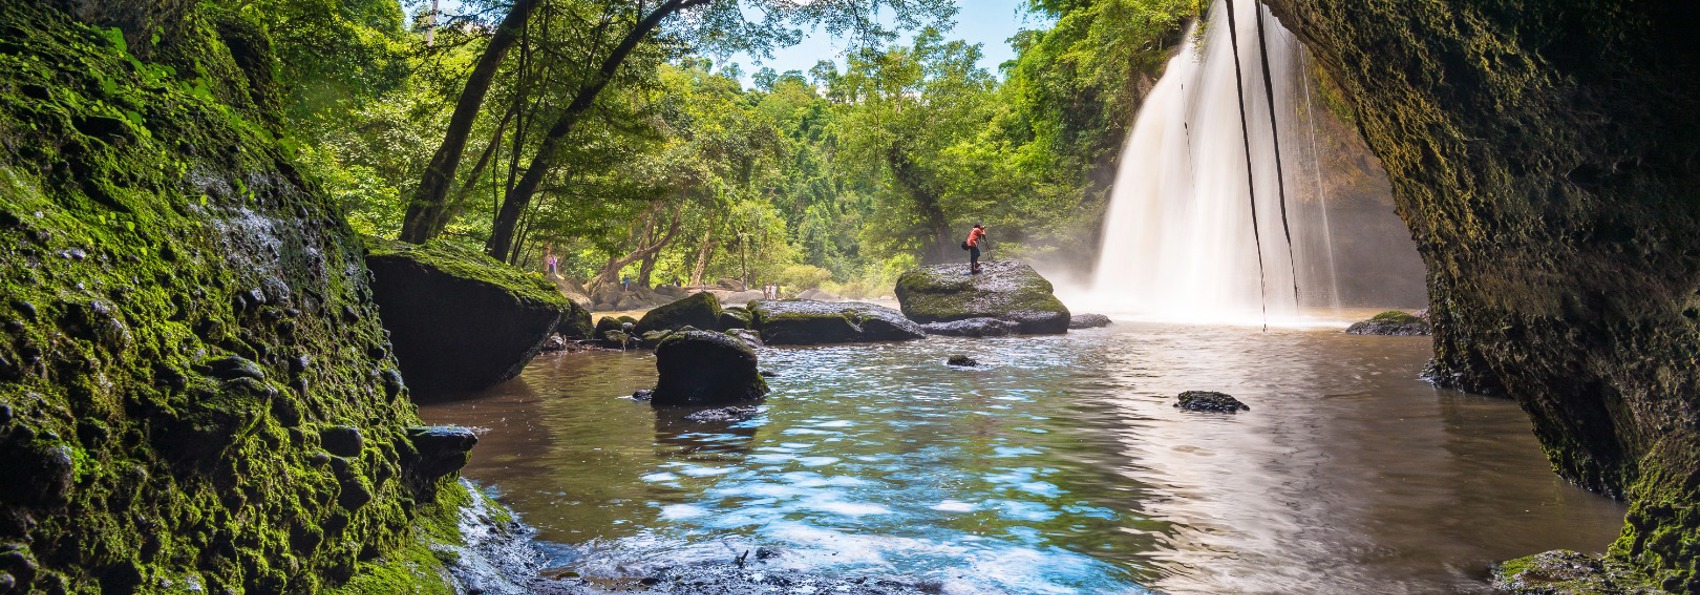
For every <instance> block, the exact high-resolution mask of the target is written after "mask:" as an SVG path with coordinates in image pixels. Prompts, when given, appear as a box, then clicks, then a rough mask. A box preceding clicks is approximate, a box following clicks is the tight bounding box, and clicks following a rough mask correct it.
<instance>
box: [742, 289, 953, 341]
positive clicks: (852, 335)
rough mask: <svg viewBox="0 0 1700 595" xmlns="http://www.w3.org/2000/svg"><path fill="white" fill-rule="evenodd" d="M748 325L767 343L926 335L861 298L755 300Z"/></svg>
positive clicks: (900, 338)
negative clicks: (840, 300)
mask: <svg viewBox="0 0 1700 595" xmlns="http://www.w3.org/2000/svg"><path fill="white" fill-rule="evenodd" d="M749 310H750V318H751V326H753V327H754V328H755V329H756V330H757V331H758V332H760V333H761V339H762V341H763V342H764V343H767V344H768V345H822V344H831V343H863V342H873V341H909V340H914V339H920V338H923V337H926V336H927V333H926V331H925V330H923V329H922V328H921V326H920V325H918V324H915V323H914V322H913V321H910V320H909V319H907V318H905V317H904V316H903V314H902V313H901V312H898V311H896V310H893V309H891V308H886V307H884V306H876V305H873V304H864V303H860V302H817V301H813V300H757V301H754V302H750V305H749Z"/></svg>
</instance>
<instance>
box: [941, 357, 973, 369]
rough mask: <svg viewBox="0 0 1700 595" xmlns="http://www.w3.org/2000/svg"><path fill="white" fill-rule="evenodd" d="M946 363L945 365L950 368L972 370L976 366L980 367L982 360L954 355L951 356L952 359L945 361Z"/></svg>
mask: <svg viewBox="0 0 1700 595" xmlns="http://www.w3.org/2000/svg"><path fill="white" fill-rule="evenodd" d="M944 363H945V365H948V366H957V367H962V368H972V367H974V366H978V365H980V360H977V359H974V358H971V357H968V356H966V355H953V356H950V359H947V360H945V362H944Z"/></svg>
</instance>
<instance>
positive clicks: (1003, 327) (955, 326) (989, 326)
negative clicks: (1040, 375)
mask: <svg viewBox="0 0 1700 595" xmlns="http://www.w3.org/2000/svg"><path fill="white" fill-rule="evenodd" d="M921 328H922V329H924V330H926V331H927V334H929V335H943V336H946V337H1007V336H1010V335H1013V334H1016V333H1019V332H1021V324H1020V323H1018V322H1015V321H1013V320H1002V319H998V318H969V319H966V320H953V321H951V322H929V323H927V324H923V325H921Z"/></svg>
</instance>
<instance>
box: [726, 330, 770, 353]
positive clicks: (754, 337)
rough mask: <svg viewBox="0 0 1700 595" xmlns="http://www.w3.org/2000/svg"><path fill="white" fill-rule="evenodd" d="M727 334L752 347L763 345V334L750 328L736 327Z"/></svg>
mask: <svg viewBox="0 0 1700 595" xmlns="http://www.w3.org/2000/svg"><path fill="white" fill-rule="evenodd" d="M726 334H727V335H728V336H731V337H733V338H736V339H738V340H739V341H743V342H744V344H745V345H748V346H750V349H755V348H757V347H761V346H763V344H762V342H761V335H760V334H757V333H756V332H755V331H752V330H750V329H742V328H735V329H732V330H729V331H726Z"/></svg>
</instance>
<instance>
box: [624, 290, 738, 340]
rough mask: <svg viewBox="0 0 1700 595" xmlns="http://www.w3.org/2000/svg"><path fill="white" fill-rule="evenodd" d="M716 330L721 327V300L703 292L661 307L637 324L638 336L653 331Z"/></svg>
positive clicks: (646, 315) (645, 315)
mask: <svg viewBox="0 0 1700 595" xmlns="http://www.w3.org/2000/svg"><path fill="white" fill-rule="evenodd" d="M687 326H688V327H692V328H698V329H715V328H719V327H720V300H718V299H716V298H715V297H714V294H712V293H708V292H706V291H705V292H702V293H698V294H695V295H691V296H689V297H686V298H684V299H680V300H678V301H675V302H673V303H670V304H667V305H665V306H661V307H659V308H656V309H654V310H650V311H649V313H647V314H644V315H643V319H642V320H639V321H638V323H637V327H636V330H637V334H639V335H642V334H644V333H649V332H653V331H676V330H679V329H682V328H685V327H687Z"/></svg>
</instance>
